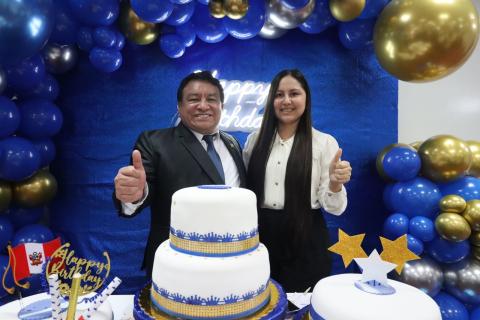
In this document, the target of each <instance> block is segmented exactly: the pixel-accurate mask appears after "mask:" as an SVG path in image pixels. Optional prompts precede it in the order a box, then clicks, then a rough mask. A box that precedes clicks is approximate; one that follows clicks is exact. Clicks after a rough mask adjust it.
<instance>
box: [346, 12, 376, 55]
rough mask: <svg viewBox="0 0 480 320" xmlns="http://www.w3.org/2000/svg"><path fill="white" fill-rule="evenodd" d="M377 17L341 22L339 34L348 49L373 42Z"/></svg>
mask: <svg viewBox="0 0 480 320" xmlns="http://www.w3.org/2000/svg"><path fill="white" fill-rule="evenodd" d="M375 21H376V19H367V20H361V19H355V20H353V21H350V22H343V23H340V27H339V28H338V36H339V38H340V42H341V43H342V45H343V46H344V47H345V48H347V49H352V50H353V49H360V48H363V47H365V46H367V45H369V44H370V43H372V42H373V28H374V27H375Z"/></svg>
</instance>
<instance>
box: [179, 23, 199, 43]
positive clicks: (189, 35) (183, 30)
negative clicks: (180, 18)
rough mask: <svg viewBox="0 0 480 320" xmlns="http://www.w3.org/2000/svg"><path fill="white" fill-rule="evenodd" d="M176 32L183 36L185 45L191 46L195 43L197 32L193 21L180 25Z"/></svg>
mask: <svg viewBox="0 0 480 320" xmlns="http://www.w3.org/2000/svg"><path fill="white" fill-rule="evenodd" d="M176 32H177V34H178V35H179V36H180V37H181V38H182V40H183V44H184V45H185V47H190V46H192V45H193V44H194V43H195V39H196V38H197V34H196V33H195V26H194V25H193V23H192V22H191V21H188V22H186V23H184V24H182V25H181V26H178V27H177V28H176Z"/></svg>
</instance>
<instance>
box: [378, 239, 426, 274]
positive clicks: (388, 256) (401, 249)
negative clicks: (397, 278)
mask: <svg viewBox="0 0 480 320" xmlns="http://www.w3.org/2000/svg"><path fill="white" fill-rule="evenodd" d="M380 241H381V242H382V247H383V251H382V254H381V255H380V257H382V259H383V260H385V261H389V262H392V263H395V264H396V265H397V267H396V268H395V270H396V271H397V273H398V274H400V273H401V272H402V270H403V267H404V266H405V262H407V261H410V260H417V259H420V257H419V256H417V255H416V254H415V253H413V252H412V251H410V250H409V249H408V242H407V235H406V234H404V235H403V236H401V237H398V238H397V239H395V240H393V241H392V240H388V239H386V238H384V237H380Z"/></svg>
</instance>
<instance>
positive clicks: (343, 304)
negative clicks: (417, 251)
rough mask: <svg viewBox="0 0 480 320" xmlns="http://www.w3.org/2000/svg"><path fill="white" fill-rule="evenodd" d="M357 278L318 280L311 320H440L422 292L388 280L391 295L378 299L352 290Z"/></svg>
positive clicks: (350, 275) (356, 276) (436, 309)
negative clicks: (391, 289)
mask: <svg viewBox="0 0 480 320" xmlns="http://www.w3.org/2000/svg"><path fill="white" fill-rule="evenodd" d="M361 278H362V275H361V274H341V275H335V276H330V277H327V278H324V279H322V280H320V281H319V282H318V283H317V284H316V286H315V288H314V290H313V293H312V300H311V306H310V318H311V319H313V320H365V319H368V320H385V319H388V320H406V319H415V320H441V319H442V316H441V313H440V309H439V307H438V306H437V304H436V303H435V301H434V300H433V299H432V298H430V297H429V296H428V295H427V294H426V293H424V292H423V291H421V290H419V289H417V288H415V287H412V286H410V285H407V284H405V283H402V282H398V281H394V280H388V284H389V285H390V286H392V287H393V288H394V289H395V293H393V294H386V295H378V294H372V293H367V292H364V291H362V290H361V289H359V288H357V287H356V286H355V282H356V281H358V280H361Z"/></svg>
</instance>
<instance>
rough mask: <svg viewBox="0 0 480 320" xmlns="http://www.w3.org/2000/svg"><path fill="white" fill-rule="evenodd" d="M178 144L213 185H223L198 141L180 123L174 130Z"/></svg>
mask: <svg viewBox="0 0 480 320" xmlns="http://www.w3.org/2000/svg"><path fill="white" fill-rule="evenodd" d="M175 131H176V133H177V136H178V138H179V140H180V142H181V143H182V144H183V146H184V147H185V148H186V149H187V150H188V152H189V153H190V154H191V155H192V157H193V158H194V159H195V161H196V162H197V163H198V165H199V166H200V167H201V168H202V169H203V170H204V171H205V173H206V174H207V175H208V176H209V177H210V179H212V183H214V184H223V183H224V182H223V181H222V178H221V177H220V174H219V173H218V171H217V168H216V167H215V165H214V164H213V162H212V160H211V159H210V157H209V156H208V154H207V152H206V151H205V149H204V148H203V146H202V144H201V143H200V141H198V139H197V138H196V137H195V136H194V135H193V133H192V132H191V131H190V130H188V128H186V127H185V126H184V125H183V124H182V123H181V122H180V123H179V124H178V126H177V130H175Z"/></svg>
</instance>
